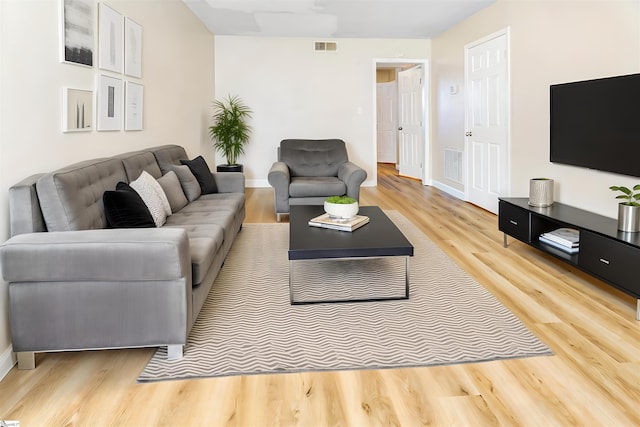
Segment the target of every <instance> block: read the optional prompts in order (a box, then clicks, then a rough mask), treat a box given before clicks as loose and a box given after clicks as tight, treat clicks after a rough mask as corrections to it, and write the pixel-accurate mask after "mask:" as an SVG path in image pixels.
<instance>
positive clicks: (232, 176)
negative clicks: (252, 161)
mask: <svg viewBox="0 0 640 427" xmlns="http://www.w3.org/2000/svg"><path fill="white" fill-rule="evenodd" d="M213 179H214V180H215V181H216V186H217V187H218V192H219V193H244V174H243V173H242V172H219V173H214V174H213Z"/></svg>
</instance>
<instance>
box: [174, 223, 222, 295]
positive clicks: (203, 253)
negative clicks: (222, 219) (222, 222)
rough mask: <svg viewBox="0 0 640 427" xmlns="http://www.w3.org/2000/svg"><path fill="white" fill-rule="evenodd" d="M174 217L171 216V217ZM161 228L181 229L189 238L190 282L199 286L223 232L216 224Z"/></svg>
mask: <svg viewBox="0 0 640 427" xmlns="http://www.w3.org/2000/svg"><path fill="white" fill-rule="evenodd" d="M173 216H175V215H172V217H173ZM163 228H181V229H183V230H185V231H186V232H187V237H188V238H189V254H190V256H191V270H192V282H193V284H194V285H199V284H200V283H201V282H202V280H203V279H204V277H205V276H206V274H207V271H209V267H211V264H212V263H213V259H214V258H215V256H216V255H217V253H218V250H219V249H220V247H221V246H222V242H223V241H224V230H223V229H222V227H221V226H219V225H216V224H170V223H167V225H165V227H163Z"/></svg>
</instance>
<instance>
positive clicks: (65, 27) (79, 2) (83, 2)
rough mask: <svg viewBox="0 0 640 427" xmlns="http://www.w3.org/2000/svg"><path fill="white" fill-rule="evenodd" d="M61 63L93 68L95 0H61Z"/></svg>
mask: <svg viewBox="0 0 640 427" xmlns="http://www.w3.org/2000/svg"><path fill="white" fill-rule="evenodd" d="M59 2H60V61H62V62H67V63H70V64H76V65H84V66H87V67H93V50H94V21H93V11H94V5H95V0H59Z"/></svg>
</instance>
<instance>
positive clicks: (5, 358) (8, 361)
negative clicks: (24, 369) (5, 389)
mask: <svg viewBox="0 0 640 427" xmlns="http://www.w3.org/2000/svg"><path fill="white" fill-rule="evenodd" d="M17 361H18V359H16V355H15V354H14V352H13V347H12V346H11V345H10V346H9V347H8V348H7V349H6V350H5V351H3V352H2V354H0V380H2V379H3V378H4V377H5V375H7V374H8V373H9V371H10V370H11V368H13V365H15V364H16V363H17Z"/></svg>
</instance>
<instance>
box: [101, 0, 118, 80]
mask: <svg viewBox="0 0 640 427" xmlns="http://www.w3.org/2000/svg"><path fill="white" fill-rule="evenodd" d="M123 35H124V18H123V17H122V15H121V14H120V13H118V12H116V11H115V10H114V9H112V8H111V7H109V6H107V5H106V4H104V3H100V7H99V14H98V46H99V48H98V66H99V67H100V68H101V69H103V70H109V71H114V72H116V73H122V65H123V58H124V55H123V50H124V47H123Z"/></svg>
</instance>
